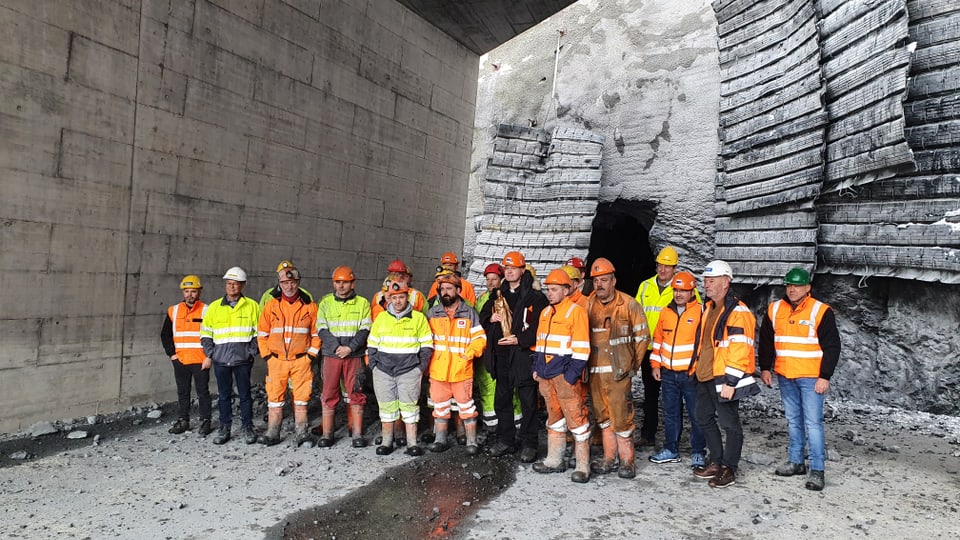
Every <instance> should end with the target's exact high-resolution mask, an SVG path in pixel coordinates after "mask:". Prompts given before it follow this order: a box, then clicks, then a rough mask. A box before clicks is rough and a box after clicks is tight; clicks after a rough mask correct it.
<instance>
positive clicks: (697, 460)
mask: <svg viewBox="0 0 960 540" xmlns="http://www.w3.org/2000/svg"><path fill="white" fill-rule="evenodd" d="M706 466H707V456H706V455H704V454H700V453H696V454H693V455H692V456H690V468H692V469H703V468H704V467H706Z"/></svg>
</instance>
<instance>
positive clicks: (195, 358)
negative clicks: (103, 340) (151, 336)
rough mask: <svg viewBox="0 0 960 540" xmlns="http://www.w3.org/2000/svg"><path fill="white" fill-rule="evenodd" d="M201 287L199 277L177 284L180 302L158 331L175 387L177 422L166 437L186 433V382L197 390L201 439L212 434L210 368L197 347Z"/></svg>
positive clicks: (203, 307) (204, 308) (204, 307)
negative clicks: (171, 370) (204, 362)
mask: <svg viewBox="0 0 960 540" xmlns="http://www.w3.org/2000/svg"><path fill="white" fill-rule="evenodd" d="M202 291H203V285H202V284H201V283H200V277H199V276H195V275H192V274H191V275H189V276H186V277H184V278H183V279H182V280H180V292H181V294H182V295H183V302H180V303H179V304H177V305H174V306H170V307H169V308H167V317H166V318H165V319H164V320H163V328H162V329H161V330H160V343H161V344H163V350H164V352H166V353H167V356H169V357H170V363H171V364H172V365H173V379H174V380H175V381H176V383H177V413H178V414H177V421H176V422H174V424H173V427H171V428H170V429H169V433H173V434H174V435H179V434H181V433H183V432H184V431H187V430H189V429H190V381H191V380H192V381H193V384H194V386H196V388H197V400H198V401H199V402H200V429H199V430H198V432H199V433H200V435H201V436H204V437H206V436H207V435H209V434H210V432H211V431H213V428H211V427H210V366H209V365H208V366H206V367H204V365H203V359H204V354H203V347H202V346H201V345H200V325H201V323H202V322H203V315H204V313H206V312H207V305H206V304H204V303H203V302H201V301H200V293H201V292H202Z"/></svg>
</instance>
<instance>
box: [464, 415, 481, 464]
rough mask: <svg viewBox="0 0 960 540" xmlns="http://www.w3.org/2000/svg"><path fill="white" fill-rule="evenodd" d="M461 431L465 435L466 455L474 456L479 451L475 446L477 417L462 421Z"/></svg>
mask: <svg viewBox="0 0 960 540" xmlns="http://www.w3.org/2000/svg"><path fill="white" fill-rule="evenodd" d="M463 432H464V434H465V435H466V437H467V455H469V456H475V455H477V454H479V453H480V447H479V446H477V419H476V418H469V419H467V420H464V421H463Z"/></svg>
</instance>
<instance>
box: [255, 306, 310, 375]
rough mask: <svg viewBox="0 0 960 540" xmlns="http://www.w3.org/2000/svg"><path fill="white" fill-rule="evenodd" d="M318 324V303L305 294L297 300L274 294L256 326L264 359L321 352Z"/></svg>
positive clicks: (285, 357)
mask: <svg viewBox="0 0 960 540" xmlns="http://www.w3.org/2000/svg"><path fill="white" fill-rule="evenodd" d="M316 326H317V304H316V302H313V301H311V300H310V299H309V298H307V297H305V296H300V297H298V298H297V299H296V301H294V302H288V301H287V300H285V299H284V298H282V297H274V298H272V299H271V300H270V301H269V302H267V305H266V306H264V308H263V313H261V314H260V323H259V324H258V326H257V331H258V332H257V345H259V347H260V356H261V357H263V358H264V359H265V360H269V359H270V358H272V357H276V358H279V359H281V360H296V359H298V358H303V357H304V356H309V357H310V358H316V356H317V354H319V353H320V336H318V335H317V334H316V333H315V332H314V329H315V328H316Z"/></svg>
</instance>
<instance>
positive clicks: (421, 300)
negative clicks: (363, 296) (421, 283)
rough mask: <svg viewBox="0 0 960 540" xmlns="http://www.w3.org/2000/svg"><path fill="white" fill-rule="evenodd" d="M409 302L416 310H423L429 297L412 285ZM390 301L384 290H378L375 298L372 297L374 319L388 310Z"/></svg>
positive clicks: (372, 315) (371, 304) (371, 305)
mask: <svg viewBox="0 0 960 540" xmlns="http://www.w3.org/2000/svg"><path fill="white" fill-rule="evenodd" d="M408 294H409V302H410V305H411V306H413V310H414V311H419V312H421V313H422V312H423V308H424V306H426V305H427V299H426V297H424V296H423V293H422V292H420V291H418V290H417V289H414V288H413V287H410V292H409V293H408ZM389 303H390V302H388V301H387V297H386V295H385V293H384V292H383V291H377V292H376V293H375V294H374V295H373V298H371V299H370V316H371V317H372V318H373V320H377V317H378V316H379V315H380V314H381V313H383V312H384V311H386V309H387V304H389Z"/></svg>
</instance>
